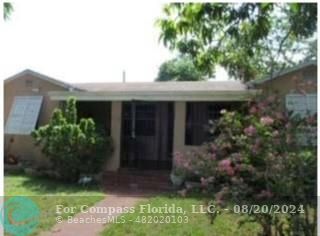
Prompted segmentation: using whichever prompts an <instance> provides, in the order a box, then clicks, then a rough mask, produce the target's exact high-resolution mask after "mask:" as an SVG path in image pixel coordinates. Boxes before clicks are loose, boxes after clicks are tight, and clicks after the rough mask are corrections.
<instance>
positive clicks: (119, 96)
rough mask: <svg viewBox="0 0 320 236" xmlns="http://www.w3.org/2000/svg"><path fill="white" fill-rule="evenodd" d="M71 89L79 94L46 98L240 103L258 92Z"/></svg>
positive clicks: (230, 85) (180, 86)
mask: <svg viewBox="0 0 320 236" xmlns="http://www.w3.org/2000/svg"><path fill="white" fill-rule="evenodd" d="M73 86H75V87H76V88H78V91H72V92H63V91H61V92H60V91H53V92H49V96H50V97H51V99H53V100H66V99H67V98H68V97H69V96H73V97H75V98H76V99H77V100H79V101H132V100H138V101H241V100H248V99H250V98H251V96H252V95H253V94H255V93H256V92H257V90H253V89H248V88H247V85H245V84H244V83H241V82H239V81H212V82H149V83H141V82H138V83H85V84H74V85H73ZM80 90H81V91H80Z"/></svg>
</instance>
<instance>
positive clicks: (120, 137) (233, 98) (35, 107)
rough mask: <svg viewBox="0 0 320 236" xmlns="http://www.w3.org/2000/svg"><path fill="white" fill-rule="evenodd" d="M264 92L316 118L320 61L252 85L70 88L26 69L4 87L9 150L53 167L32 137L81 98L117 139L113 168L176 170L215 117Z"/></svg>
mask: <svg viewBox="0 0 320 236" xmlns="http://www.w3.org/2000/svg"><path fill="white" fill-rule="evenodd" d="M297 85H298V86H297ZM297 87H299V88H302V90H303V91H302V92H301V91H297ZM261 90H262V93H263V94H266V95H270V94H274V93H278V94H279V95H280V96H281V97H283V103H284V106H285V107H286V108H287V109H289V110H293V111H294V112H298V113H299V114H305V113H306V112H312V113H316V112H317V63H316V62H308V63H304V64H301V65H299V66H297V67H294V68H290V69H288V70H285V71H282V72H280V73H275V74H274V76H272V77H268V78H265V79H261V80H257V81H253V82H252V83H250V84H244V83H241V82H240V81H231V80H230V81H210V82H148V83H142V82H137V83H129V82H128V83H77V84H69V83H65V82H62V81H59V80H56V79H53V78H51V77H49V76H46V75H43V74H40V73H37V72H34V71H31V70H25V71H22V72H21V73H18V74H16V75H14V76H12V77H10V78H8V79H6V80H5V82H4V122H5V135H4V136H5V137H4V138H5V139H4V141H5V153H10V154H12V155H14V156H17V157H19V159H21V160H32V161H35V162H37V163H45V161H46V158H44V157H43V155H42V154H41V152H40V150H39V148H38V147H35V146H34V141H33V140H32V137H31V136H30V133H31V131H32V130H33V129H35V128H37V127H39V126H42V125H44V124H46V123H47V122H48V121H49V119H50V117H51V114H52V112H53V110H54V108H56V107H61V106H62V105H63V104H64V103H65V101H66V100H67V99H68V97H70V96H73V97H75V98H76V99H77V106H78V107H77V108H78V117H79V118H82V117H92V118H93V119H94V120H95V122H96V124H97V126H98V127H99V128H101V129H102V130H103V131H104V132H105V134H106V135H110V136H111V137H112V139H113V142H114V148H115V150H114V153H113V156H112V157H111V158H110V159H109V160H108V162H107V163H106V166H105V170H109V171H117V170H119V169H121V168H137V169H143V170H150V169H151V170H153V169H161V170H170V169H171V167H172V154H173V153H174V152H175V151H185V150H188V149H189V148H192V147H195V146H198V145H200V144H201V143H203V142H204V141H205V140H207V138H208V132H207V125H208V120H209V119H216V118H217V117H218V116H219V114H220V110H221V109H223V108H227V109H233V108H234V107H237V106H238V105H239V103H242V102H245V101H248V100H250V98H251V97H252V96H253V95H254V94H256V93H257V92H259V91H261Z"/></svg>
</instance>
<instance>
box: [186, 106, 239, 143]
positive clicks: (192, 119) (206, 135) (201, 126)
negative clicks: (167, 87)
mask: <svg viewBox="0 0 320 236" xmlns="http://www.w3.org/2000/svg"><path fill="white" fill-rule="evenodd" d="M237 104H238V103H237V102H233V103H230V102H188V103H187V111H186V134H185V144H186V145H201V144H202V143H203V142H206V141H209V140H210V137H211V136H212V134H211V133H210V132H209V120H212V121H215V120H217V119H219V117H220V116H221V114H220V111H221V110H222V109H227V110H231V109H234V108H235V105H237Z"/></svg>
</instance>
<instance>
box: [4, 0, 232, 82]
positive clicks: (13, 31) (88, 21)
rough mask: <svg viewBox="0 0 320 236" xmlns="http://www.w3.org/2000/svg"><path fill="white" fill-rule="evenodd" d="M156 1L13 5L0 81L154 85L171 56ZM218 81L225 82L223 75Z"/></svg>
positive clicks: (36, 1) (6, 27)
mask: <svg viewBox="0 0 320 236" xmlns="http://www.w3.org/2000/svg"><path fill="white" fill-rule="evenodd" d="M162 6H163V3H161V2H158V1H145V2H144V1H143V2H142V1H97V0H91V1H70V0H68V1H41V0H28V1H17V2H13V7H14V12H13V13H12V15H11V17H10V19H9V20H8V21H6V22H4V24H3V32H4V34H3V35H4V37H1V38H2V39H1V41H2V45H5V47H4V49H2V52H1V54H2V60H3V62H2V63H1V64H2V65H1V69H0V76H1V78H3V79H5V78H7V77H9V76H11V75H14V74H16V73H18V72H20V71H22V70H24V69H27V68H28V69H32V70H35V71H37V72H40V73H43V74H45V75H48V76H51V77H53V78H56V79H60V80H63V81H66V82H121V81H122V71H123V70H125V71H126V81H127V82H138V81H139V82H140V81H153V80H154V79H155V78H156V76H157V73H158V69H159V66H160V65H161V63H162V62H164V61H166V60H168V59H171V58H173V57H174V56H175V54H174V53H173V52H170V51H169V50H168V49H166V48H165V47H164V46H163V45H162V44H161V42H159V40H158V38H159V35H160V31H159V29H157V27H156V26H155V21H156V19H157V18H158V17H160V16H161V15H162ZM216 77H217V78H218V79H219V80H220V79H222V80H225V79H227V74H226V73H225V72H224V71H223V70H221V69H220V70H219V69H218V72H217V75H216Z"/></svg>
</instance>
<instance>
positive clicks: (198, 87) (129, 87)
mask: <svg viewBox="0 0 320 236" xmlns="http://www.w3.org/2000/svg"><path fill="white" fill-rule="evenodd" d="M73 86H74V87H76V88H78V89H81V90H85V91H90V92H171V93H172V92H188V91H193V92H206V91H207V92H213V91H245V90H247V86H246V85H245V84H244V83H241V82H240V81H212V82H205V81H201V82H200V81H199V82H194V81H193V82H182V81H181V82H145V83H143V82H134V83H133V82H128V83H78V84H73Z"/></svg>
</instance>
